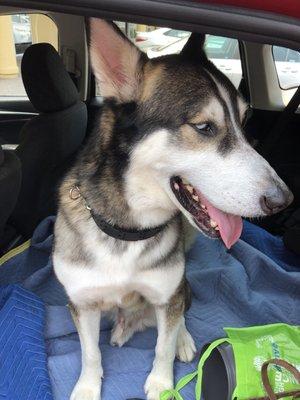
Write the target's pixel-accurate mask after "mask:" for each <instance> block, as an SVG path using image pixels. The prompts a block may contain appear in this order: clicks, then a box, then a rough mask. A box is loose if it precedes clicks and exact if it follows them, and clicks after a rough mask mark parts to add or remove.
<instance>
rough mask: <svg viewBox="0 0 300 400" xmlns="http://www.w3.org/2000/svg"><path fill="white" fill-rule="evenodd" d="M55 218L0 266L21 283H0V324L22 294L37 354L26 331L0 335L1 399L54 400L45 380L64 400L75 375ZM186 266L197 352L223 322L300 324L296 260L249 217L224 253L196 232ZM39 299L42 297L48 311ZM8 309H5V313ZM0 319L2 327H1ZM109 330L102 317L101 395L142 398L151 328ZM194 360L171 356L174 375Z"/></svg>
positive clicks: (74, 341)
mask: <svg viewBox="0 0 300 400" xmlns="http://www.w3.org/2000/svg"><path fill="white" fill-rule="evenodd" d="M53 222H54V218H48V219H46V220H44V221H43V222H42V223H41V224H40V226H39V227H38V228H37V229H36V231H35V233H34V236H33V238H32V242H31V246H30V248H29V249H28V250H26V251H25V252H23V253H21V254H19V255H18V256H16V257H14V258H13V259H11V260H9V261H7V262H6V263H5V264H4V265H2V267H1V268H0V285H7V284H12V283H14V284H15V283H19V284H20V285H22V288H20V287H19V286H13V289H12V287H8V288H2V289H0V298H1V299H2V300H1V303H0V304H1V309H0V323H2V324H4V325H5V324H7V326H9V327H10V329H11V327H12V326H15V325H16V324H17V322H16V318H17V315H16V312H17V311H15V310H17V308H14V302H15V301H17V298H16V296H11V295H9V293H11V294H12V293H14V292H15V291H16V290H17V293H21V294H22V296H23V297H22V298H23V300H22V301H25V303H24V307H25V306H26V307H28V308H26V307H25V309H26V310H27V311H28V312H29V313H31V314H30V315H31V317H29V318H27V322H26V324H27V327H26V328H27V329H31V328H33V329H34V330H35V332H36V335H37V337H38V341H37V342H38V343H39V346H40V347H39V349H40V352H39V353H38V354H39V358H35V356H34V354H35V349H34V346H35V340H33V341H29V342H28V340H27V338H28V335H27V334H24V335H23V336H22V335H20V336H18V340H19V342H18V343H19V346H18V348H17V349H16V348H13V347H10V346H11V345H10V344H8V345H7V344H6V343H7V342H9V335H8V336H5V335H2V336H1V335H0V349H1V350H0V357H1V358H0V365H2V363H1V361H2V359H7V364H6V367H5V371H7V370H8V365H9V366H10V367H9V371H10V372H9V373H5V372H3V369H2V370H0V398H9V399H10V400H19V399H22V400H27V399H28V400H29V399H33V398H38V399H44V398H45V399H47V400H48V399H51V394H50V389H49V379H50V382H51V387H52V396H53V399H55V400H66V399H69V396H70V393H71V391H72V388H73V386H74V384H75V382H76V380H77V378H78V376H79V373H80V344H79V340H78V335H77V333H76V329H75V327H74V324H73V322H72V319H71V316H70V313H69V310H68V307H66V303H67V299H66V296H65V294H64V291H63V289H62V287H61V285H60V284H59V283H58V282H57V280H56V278H55V276H54V274H53V270H52V264H51V247H52V230H53ZM186 269H187V277H188V279H189V281H190V284H191V287H192V290H193V302H192V306H191V308H190V310H189V311H188V313H187V315H186V320H187V326H188V328H189V330H190V332H191V334H192V335H193V337H194V339H195V342H196V345H197V348H198V349H199V351H200V349H201V348H202V346H203V345H204V344H206V343H208V342H211V341H212V340H214V339H216V338H218V337H221V336H224V332H223V329H222V328H223V327H225V326H235V327H240V326H249V325H261V324H268V323H274V322H279V321H281V322H286V323H290V324H297V325H299V324H300V314H299V309H300V273H299V272H300V259H299V257H297V256H295V255H293V254H292V253H290V252H288V251H287V250H286V249H285V248H284V246H283V243H282V241H281V239H280V238H276V237H273V236H272V235H270V234H268V233H267V232H265V231H264V230H262V229H260V228H258V227H256V226H254V225H252V224H250V223H247V222H245V223H244V231H243V236H242V240H240V241H239V242H238V243H237V244H236V245H235V246H233V248H232V249H231V250H229V251H228V250H226V249H225V247H224V246H223V245H222V243H221V242H219V241H212V240H209V239H207V238H205V237H203V236H202V235H199V236H198V237H197V241H196V243H195V245H194V246H193V248H192V249H191V250H190V252H189V253H188V256H187V266H186ZM23 288H25V289H26V290H25V289H23ZM32 293H34V294H32ZM26 298H27V299H28V304H27V303H26V301H27V300H26ZM39 298H40V299H42V300H43V301H44V304H45V315H44V305H43V303H42V302H41V301H40V300H39ZM35 302H36V303H35ZM7 304H8V306H7ZM36 304H38V306H36ZM7 307H9V308H10V312H9V313H7V312H5V311H4V312H3V310H5V309H7ZM35 307H36V308H35ZM35 310H36V311H35ZM33 315H34V317H33ZM44 324H45V327H44ZM4 325H1V327H0V329H1V332H2V329H3V328H2V326H4ZM110 329H111V326H110V323H109V322H108V321H106V320H105V319H104V320H103V321H102V323H101V335H100V336H101V338H100V347H101V351H102V358H103V368H104V375H105V377H104V382H103V390H102V399H103V400H124V399H126V398H133V397H139V398H145V395H144V393H143V384H144V381H145V379H146V376H147V374H148V373H149V372H150V369H151V364H152V361H153V356H154V346H155V341H156V332H155V329H148V330H147V331H145V332H142V333H138V334H136V335H134V337H133V338H132V339H131V340H130V341H129V342H128V343H126V344H125V345H124V346H123V348H121V349H119V348H114V347H111V346H110V345H109V336H110ZM20 332H22V329H21V330H20ZM42 334H43V335H44V340H42ZM23 343H26V346H27V347H25V346H23V345H22V344H23ZM31 346H32V348H31ZM45 352H46V353H47V364H48V372H49V375H48V376H47V374H46V372H45V366H46V357H45ZM2 357H4V358H2ZM32 360H34V361H35V362H39V363H40V364H39V365H40V371H41V373H40V374H39V375H38V378H36V379H33V378H30V379H29V376H31V375H30V374H31V373H33V371H34V369H35V368H36V366H35V365H34V363H31V361H32ZM22 362H23V363H24V364H22ZM23 365H26V369H24V370H26V374H25V373H23V374H19V375H18V368H20V366H22V367H21V368H22V369H23ZM195 366H196V360H195V361H194V362H193V363H190V364H183V363H181V362H178V361H176V363H175V377H176V379H179V377H181V376H182V375H185V374H187V373H188V372H191V371H192V370H194V369H195ZM24 368H25V367H24ZM32 376H33V375H32ZM11 382H18V385H19V386H20V387H22V390H23V392H22V396H21V397H20V395H19V394H18V393H17V392H9V390H10V389H9V388H10V387H11V386H12V385H11V384H10V383H11ZM41 387H43V388H44V392H41V393H43V395H42V394H41V395H39V397H33V396H32V394H29V390H32V391H33V392H34V393H37V391H38V390H42V389H40V388H41ZM183 394H184V398H185V399H186V400H190V399H191V400H192V399H194V388H193V385H190V386H189V387H187V388H185V390H184V392H183ZM5 396H6V397H5ZM43 396H44V397H43Z"/></svg>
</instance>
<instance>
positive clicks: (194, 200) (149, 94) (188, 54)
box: [90, 19, 293, 247]
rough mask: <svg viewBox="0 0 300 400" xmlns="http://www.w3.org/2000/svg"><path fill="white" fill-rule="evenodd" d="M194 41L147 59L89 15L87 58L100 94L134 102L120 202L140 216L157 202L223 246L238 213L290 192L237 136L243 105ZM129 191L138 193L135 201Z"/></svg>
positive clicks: (277, 206) (271, 209)
mask: <svg viewBox="0 0 300 400" xmlns="http://www.w3.org/2000/svg"><path fill="white" fill-rule="evenodd" d="M203 44H204V36H203V35H200V34H193V35H191V37H190V39H189V41H188V42H187V44H186V45H185V47H184V48H183V50H182V52H181V53H180V54H178V55H171V56H165V57H161V58H157V59H152V60H148V59H147V57H146V56H145V55H144V54H143V53H141V52H140V51H139V50H138V49H137V47H136V46H134V45H133V44H132V43H131V42H130V41H129V40H127V39H126V38H125V37H124V36H123V35H122V34H121V32H119V31H118V30H117V29H116V28H115V27H114V26H113V25H112V24H109V23H107V22H105V21H102V20H99V19H91V47H90V52H91V60H92V65H93V70H94V73H95V76H96V79H97V80H98V82H99V84H100V88H101V93H102V95H103V96H104V97H108V98H114V99H115V101H117V102H118V103H119V104H122V103H132V104H134V110H135V112H134V121H135V122H134V123H135V127H137V128H138V129H137V132H138V134H137V138H136V141H132V143H134V145H132V148H131V153H130V157H131V162H130V164H129V166H128V168H127V172H126V173H127V185H128V187H127V189H126V190H127V192H128V193H129V194H128V196H129V199H128V201H129V203H131V205H132V206H133V207H134V205H133V203H134V201H135V204H136V205H137V204H138V202H139V201H140V204H139V205H140V206H141V207H140V209H141V210H142V211H143V212H144V214H145V215H146V214H147V206H148V205H150V204H152V205H153V201H156V203H157V204H156V208H159V207H160V208H161V209H168V208H169V209H171V208H173V209H174V208H175V207H176V208H178V209H180V210H181V211H182V212H183V213H184V215H185V216H186V217H187V218H188V220H189V221H190V223H191V224H192V225H194V226H195V227H197V228H198V229H199V230H200V231H202V232H203V233H204V234H206V235H208V236H210V237H220V236H221V238H222V239H223V241H224V243H225V245H226V246H227V247H230V246H231V245H232V244H233V243H234V242H235V241H236V240H237V239H238V238H239V236H240V233H241V229H242V222H241V218H240V217H241V216H245V217H256V216H264V215H270V214H273V213H275V212H278V211H280V210H282V209H283V208H285V207H286V206H287V205H289V204H290V203H291V201H292V199H293V195H292V193H291V192H290V190H289V189H288V188H287V186H286V185H285V184H284V182H283V181H282V180H281V179H280V178H279V177H278V175H277V174H276V172H275V171H274V170H273V169H272V168H271V166H270V165H269V164H268V163H267V161H266V160H265V159H264V158H262V157H261V156H260V155H259V154H258V153H257V152H256V151H255V150H254V149H253V148H252V147H251V146H250V145H249V144H248V142H247V141H246V139H245V137H244V134H243V122H244V120H245V118H246V114H247V110H248V106H247V104H246V103H245V102H244V100H243V99H242V97H241V95H240V94H239V93H238V91H237V90H236V89H235V88H234V86H233V85H232V83H231V82H230V81H229V79H228V78H227V77H226V76H224V75H223V74H222V73H221V72H220V71H219V70H217V68H216V67H215V66H214V65H213V64H212V63H211V62H210V61H209V60H208V59H207V57H206V55H205V53H204V51H203ZM132 171H135V172H136V173H135V174H133V173H132ZM138 171H139V172H138ZM140 171H143V175H141V174H140ZM141 176H143V178H141ZM141 179H142V180H143V181H142V180H141ZM134 188H135V190H136V193H140V192H139V191H138V189H140V188H143V191H144V193H145V194H144V195H142V196H141V195H140V194H139V195H137V196H136V197H135V195H134ZM154 192H155V193H154ZM138 196H139V197H138ZM143 196H144V197H143ZM141 197H142V200H141ZM153 199H154V200H153ZM143 207H144V209H143ZM148 208H149V207H148ZM145 218H146V217H145Z"/></svg>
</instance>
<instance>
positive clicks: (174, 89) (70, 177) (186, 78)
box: [53, 18, 293, 400]
mask: <svg viewBox="0 0 300 400" xmlns="http://www.w3.org/2000/svg"><path fill="white" fill-rule="evenodd" d="M204 39H205V36H204V35H201V34H192V35H191V36H190V38H189V40H188V42H187V43H186V45H185V47H184V48H183V50H182V51H181V53H180V54H178V55H168V56H164V57H161V58H157V59H152V60H149V59H147V57H146V55H145V54H144V53H142V52H141V51H139V50H138V48H137V47H136V46H135V45H134V44H133V43H131V42H130V41H129V40H128V39H127V38H126V37H125V36H124V35H123V34H122V33H121V31H119V30H118V28H117V27H116V26H114V24H112V23H109V22H106V21H104V20H100V19H96V18H92V19H91V20H90V58H91V64H92V68H93V72H94V75H95V77H96V80H97V82H98V84H99V86H100V89H101V94H102V96H103V98H104V101H103V107H102V110H101V113H100V116H99V121H98V123H97V126H96V127H95V129H94V132H93V133H92V134H91V136H90V137H89V139H88V141H87V144H86V145H85V147H84V149H83V150H82V152H81V154H80V155H79V157H78V159H77V161H76V162H75V164H74V166H73V167H72V168H71V170H70V171H69V172H68V173H67V175H66V176H65V177H64V179H63V181H62V184H61V186H60V189H59V209H58V214H57V219H56V223H55V241H54V250H53V262H54V269H55V273H56V275H57V278H58V279H59V281H60V282H61V283H62V285H63V286H64V288H65V290H66V292H67V295H68V297H69V300H70V308H71V312H72V315H73V318H74V321H75V324H76V327H77V330H78V333H79V337H80V342H81V349H82V371H81V375H80V377H79V380H78V382H77V384H76V386H75V388H74V390H73V392H72V395H71V400H99V399H100V394H101V378H102V375H103V370H102V366H101V354H100V350H99V347H98V342H99V327H100V317H101V314H102V313H103V312H110V313H111V315H112V316H113V318H114V321H115V322H114V327H113V330H112V335H111V344H112V345H118V346H122V345H123V344H124V343H125V342H126V341H127V340H128V339H129V338H130V337H131V336H132V335H133V334H134V332H136V331H141V330H143V329H146V328H147V327H150V326H157V330H158V338H157V344H156V348H155V359H154V362H153V367H152V371H151V373H150V374H149V376H148V378H147V380H146V383H145V387H144V389H145V393H146V395H147V399H148V400H158V399H159V395H160V393H161V392H162V391H163V390H166V389H171V388H172V387H173V362H174V358H175V356H177V357H178V358H179V360H181V361H184V362H189V361H191V360H192V359H193V357H194V355H195V351H196V348H195V344H194V341H193V339H192V337H191V335H190V333H189V332H188V331H187V328H186V326H185V320H184V312H185V310H186V309H187V308H188V307H189V303H190V297H191V294H190V290H189V286H188V283H187V281H186V278H185V275H184V269H185V260H184V233H183V223H182V216H184V217H185V218H186V219H187V220H188V222H189V224H190V225H191V226H193V227H194V228H195V229H196V230H198V231H200V232H202V233H203V234H205V235H206V236H208V237H210V238H215V239H221V240H222V241H223V242H224V244H225V246H227V247H228V248H230V247H231V246H232V245H233V244H234V243H235V242H236V241H237V240H238V238H239V236H240V234H241V230H242V221H241V216H244V217H257V216H265V215H270V214H273V213H275V212H277V211H280V210H281V209H283V208H285V207H286V206H287V205H289V204H290V202H291V201H292V199H293V196H292V194H291V192H290V190H289V189H288V188H287V186H286V185H285V184H284V182H283V181H282V180H281V179H280V178H279V177H278V176H277V174H276V173H275V171H274V170H273V169H272V168H271V166H270V165H269V164H268V163H267V161H266V160H265V159H263V158H262V157H261V156H260V155H259V154H258V153H257V152H256V151H255V150H254V149H253V148H252V147H251V146H250V145H249V143H248V142H247V141H246V139H245V137H244V134H243V121H244V120H245V118H246V116H247V110H248V106H247V104H246V103H245V101H244V100H243V98H242V97H241V95H240V94H239V93H238V91H237V90H236V89H235V88H234V86H233V85H232V83H231V82H230V81H229V79H228V78H227V77H226V76H224V75H223V74H222V73H221V72H220V71H219V70H218V69H217V68H216V67H215V66H214V65H213V64H212V63H211V62H210V61H209V60H208V59H207V57H206V55H205V52H204ZM204 284H205V283H204Z"/></svg>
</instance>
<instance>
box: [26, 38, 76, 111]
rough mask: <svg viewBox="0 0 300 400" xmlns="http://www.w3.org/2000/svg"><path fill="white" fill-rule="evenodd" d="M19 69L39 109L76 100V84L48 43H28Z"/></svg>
mask: <svg viewBox="0 0 300 400" xmlns="http://www.w3.org/2000/svg"><path fill="white" fill-rule="evenodd" d="M21 69H22V79H23V83H24V86H25V89H26V92H27V95H28V97H29V99H30V101H31V102H32V104H33V105H34V107H35V108H36V109H37V110H38V111H42V112H54V111H60V110H64V109H66V108H68V107H70V106H72V105H73V104H75V103H76V102H77V100H78V92H77V89H76V86H75V85H74V83H73V81H72V79H71V77H70V75H69V74H68V72H67V71H66V69H65V67H64V65H63V62H62V60H61V58H60V56H59V54H58V53H57V51H56V50H55V49H54V47H53V46H51V44H48V43H38V44H34V45H32V46H30V47H28V49H27V50H26V51H25V53H24V55H23V58H22V65H21Z"/></svg>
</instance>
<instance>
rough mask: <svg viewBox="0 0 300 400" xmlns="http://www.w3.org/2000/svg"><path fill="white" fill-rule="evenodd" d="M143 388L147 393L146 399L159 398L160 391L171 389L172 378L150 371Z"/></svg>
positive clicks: (156, 399)
mask: <svg viewBox="0 0 300 400" xmlns="http://www.w3.org/2000/svg"><path fill="white" fill-rule="evenodd" d="M144 389H145V393H146V395H147V400H159V395H160V394H161V392H163V391H164V390H169V389H173V380H172V379H170V378H167V377H164V376H157V375H155V374H152V373H151V374H150V375H149V376H148V378H147V380H146V383H145V386H144Z"/></svg>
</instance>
